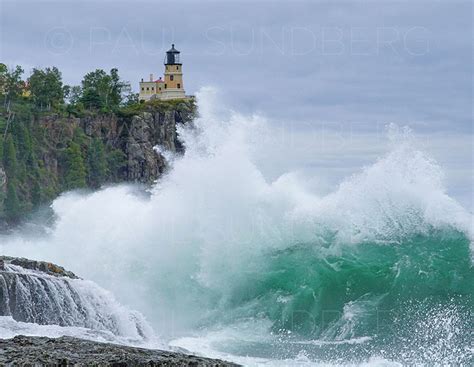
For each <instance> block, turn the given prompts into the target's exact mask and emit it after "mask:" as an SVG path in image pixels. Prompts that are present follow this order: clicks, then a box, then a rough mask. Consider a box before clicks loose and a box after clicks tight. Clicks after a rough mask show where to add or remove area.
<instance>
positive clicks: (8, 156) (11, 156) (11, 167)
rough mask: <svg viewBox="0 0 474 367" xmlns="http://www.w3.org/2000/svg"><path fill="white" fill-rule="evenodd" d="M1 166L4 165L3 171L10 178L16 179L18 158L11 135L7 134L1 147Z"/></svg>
mask: <svg viewBox="0 0 474 367" xmlns="http://www.w3.org/2000/svg"><path fill="white" fill-rule="evenodd" d="M3 167H5V172H6V174H7V176H8V177H9V178H10V179H16V174H17V170H18V160H17V156H16V149H15V145H14V144H13V138H12V136H11V135H8V137H7V140H6V141H5V146H4V149H3Z"/></svg>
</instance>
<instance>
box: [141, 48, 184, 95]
mask: <svg viewBox="0 0 474 367" xmlns="http://www.w3.org/2000/svg"><path fill="white" fill-rule="evenodd" d="M180 54H181V53H180V52H179V51H178V50H177V49H176V48H175V47H174V44H172V45H171V48H170V49H169V50H168V51H166V55H165V60H164V65H165V74H164V80H163V79H162V78H159V79H157V80H154V78H153V74H150V80H149V81H143V79H142V80H141V82H140V93H139V99H140V100H143V101H148V100H150V99H160V100H169V99H184V98H188V97H186V93H185V92H184V86H183V64H182V62H181V55H180Z"/></svg>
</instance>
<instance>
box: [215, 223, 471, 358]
mask: <svg viewBox="0 0 474 367" xmlns="http://www.w3.org/2000/svg"><path fill="white" fill-rule="evenodd" d="M469 244H470V242H469V240H468V238H467V237H466V236H465V235H464V234H463V233H462V232H459V231H456V230H452V229H449V228H446V229H444V230H439V229H432V230H430V231H429V232H428V233H424V234H419V235H412V236H410V237H408V238H406V239H403V240H402V241H401V242H400V243H397V244H395V245H394V244H390V245H388V244H381V243H370V242H367V243H359V244H348V245H342V246H339V247H338V251H337V254H331V253H325V251H321V249H320V248H319V247H315V246H314V244H311V243H309V244H303V243H302V244H295V245H294V246H292V247H289V248H286V249H285V250H281V251H275V252H269V253H267V254H264V255H263V256H264V260H262V259H255V260H256V261H259V263H260V264H265V266H264V268H262V269H261V271H259V272H258V273H253V274H252V273H249V274H247V277H248V279H247V281H245V282H242V283H241V284H240V285H239V287H236V288H235V289H234V290H233V292H232V293H231V294H230V296H229V298H228V299H227V300H226V302H225V303H224V304H223V305H222V306H221V307H222V308H221V309H220V310H219V311H220V312H221V313H220V314H219V316H216V315H212V316H211V318H212V320H216V318H219V317H223V318H224V319H225V322H226V323H229V324H232V323H234V322H238V320H243V319H247V320H248V319H253V318H256V317H259V318H263V319H267V320H270V321H271V331H272V333H273V335H274V336H275V338H273V339H272V340H271V342H260V343H259V342H251V343H240V344H238V345H235V344H233V345H225V343H223V344H221V345H218V343H217V345H215V346H216V347H217V348H220V349H221V351H222V352H228V353H231V354H237V355H241V356H245V355H252V356H258V357H262V358H274V359H283V360H285V359H293V358H296V357H297V356H298V355H301V353H304V355H306V356H307V357H308V358H309V359H310V360H313V361H318V362H319V363H323V362H328V363H361V362H363V361H366V360H367V359H369V358H370V357H373V356H374V355H375V356H380V357H383V358H385V359H388V360H394V361H397V362H400V363H404V364H405V363H406V364H413V363H426V364H431V363H451V364H452V363H456V364H457V363H459V364H466V365H469V364H470V363H472V362H473V361H474V360H473V359H472V350H471V349H470V348H472V310H473V309H474V304H473V295H474V270H473V267H472V264H471V260H470V249H469ZM327 252H329V251H327ZM219 311H217V312H218V313H219ZM226 315H232V317H230V318H229V317H226ZM221 322H222V320H221ZM347 341H349V342H347Z"/></svg>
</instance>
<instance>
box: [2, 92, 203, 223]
mask: <svg viewBox="0 0 474 367" xmlns="http://www.w3.org/2000/svg"><path fill="white" fill-rule="evenodd" d="M196 114H197V112H196V106H195V103H194V101H193V100H174V101H153V102H149V103H146V104H140V105H135V106H133V107H130V108H123V109H121V110H119V111H117V112H116V113H109V114H99V113H92V112H87V111H86V112H85V113H84V114H83V116H81V117H73V116H71V117H67V116H64V115H61V114H58V113H56V114H33V113H24V114H23V115H21V114H19V115H18V116H16V118H15V120H14V121H13V123H11V124H10V126H5V127H4V130H3V129H0V131H5V132H7V134H5V137H4V139H0V140H2V143H1V144H0V153H1V154H0V155H1V157H0V158H2V159H0V222H1V221H2V220H6V221H8V222H10V223H12V222H13V223H14V222H16V221H18V220H19V219H20V218H21V217H24V216H25V214H28V213H29V212H31V211H32V210H34V209H35V208H36V207H38V206H39V205H41V204H44V203H49V202H50V201H51V200H53V199H54V198H55V197H57V196H58V195H59V194H60V193H61V192H63V191H67V190H73V189H81V188H91V189H97V188H99V187H100V186H102V185H104V184H110V183H118V182H139V183H144V184H150V183H152V182H153V181H155V180H156V179H157V178H159V177H160V175H162V174H163V172H164V171H165V170H166V167H167V163H166V160H165V158H164V157H163V155H162V154H161V153H159V152H158V151H157V150H156V149H154V148H155V147H156V146H158V147H160V149H159V151H167V152H170V153H178V154H179V153H182V152H183V150H184V147H183V146H182V144H181V143H180V141H179V139H178V136H177V129H176V128H177V126H178V125H180V124H190V123H192V121H193V119H194V117H195V116H196Z"/></svg>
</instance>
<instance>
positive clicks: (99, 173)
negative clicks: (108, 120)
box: [88, 138, 108, 188]
mask: <svg viewBox="0 0 474 367" xmlns="http://www.w3.org/2000/svg"><path fill="white" fill-rule="evenodd" d="M88 163H89V184H90V186H92V187H96V188H97V187H100V185H102V184H103V183H104V181H105V180H106V178H107V168H108V167H107V166H108V165H107V159H106V155H105V148H104V144H103V143H102V141H101V140H100V139H97V138H96V139H93V140H92V143H91V145H90V147H89V151H88Z"/></svg>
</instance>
